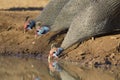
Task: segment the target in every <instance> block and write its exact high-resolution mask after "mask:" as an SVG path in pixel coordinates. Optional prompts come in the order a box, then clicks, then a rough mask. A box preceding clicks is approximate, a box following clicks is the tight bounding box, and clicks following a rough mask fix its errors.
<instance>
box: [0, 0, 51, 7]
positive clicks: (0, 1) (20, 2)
mask: <svg viewBox="0 0 120 80" xmlns="http://www.w3.org/2000/svg"><path fill="white" fill-rule="evenodd" d="M48 2H49V0H14V1H13V0H0V5H1V6H0V9H8V8H13V7H25V8H27V7H44V6H45V5H46V4H47V3H48Z"/></svg>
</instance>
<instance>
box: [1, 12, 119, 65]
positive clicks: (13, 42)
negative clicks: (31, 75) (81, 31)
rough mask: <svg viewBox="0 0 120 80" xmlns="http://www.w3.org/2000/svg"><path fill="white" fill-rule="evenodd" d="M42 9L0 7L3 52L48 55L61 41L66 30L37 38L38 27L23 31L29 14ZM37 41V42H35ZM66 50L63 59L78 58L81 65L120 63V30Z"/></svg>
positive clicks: (31, 14) (75, 59) (32, 16)
mask: <svg viewBox="0 0 120 80" xmlns="http://www.w3.org/2000/svg"><path fill="white" fill-rule="evenodd" d="M39 14H40V12H39V11H0V44H1V45H0V53H1V55H14V54H20V55H21V54H24V55H26V54H34V56H37V57H38V56H39V57H43V58H47V55H48V53H49V50H50V45H51V44H52V43H54V42H56V43H58V45H60V44H61V42H62V40H63V39H64V36H65V34H58V35H57V36H56V37H52V39H50V37H51V36H53V35H54V33H48V34H46V35H43V36H41V37H39V38H38V39H36V40H35V38H34V34H35V29H33V30H31V31H28V32H27V33H23V24H24V20H25V17H26V16H28V15H29V16H30V17H31V18H35V17H37V16H36V15H39ZM33 41H35V44H32V42H33ZM75 46H76V45H74V46H73V47H71V48H69V49H67V50H65V51H64V52H63V53H62V55H61V59H63V60H66V61H77V62H79V63H81V65H91V66H98V65H100V66H103V65H120V34H119V33H116V34H115V33H114V34H110V35H106V36H103V37H96V38H95V39H89V40H87V41H84V42H82V43H81V44H79V45H78V46H77V48H75Z"/></svg>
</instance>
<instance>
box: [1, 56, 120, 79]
mask: <svg viewBox="0 0 120 80" xmlns="http://www.w3.org/2000/svg"><path fill="white" fill-rule="evenodd" d="M109 69H110V67H109ZM109 69H107V68H106V69H105V68H104V69H99V68H97V69H96V68H86V67H79V65H76V64H73V63H63V62H60V61H59V63H58V61H50V62H47V60H40V59H34V58H17V57H3V56H2V57H0V80H120V77H119V75H120V70H118V68H113V70H112V68H111V69H110V70H109Z"/></svg>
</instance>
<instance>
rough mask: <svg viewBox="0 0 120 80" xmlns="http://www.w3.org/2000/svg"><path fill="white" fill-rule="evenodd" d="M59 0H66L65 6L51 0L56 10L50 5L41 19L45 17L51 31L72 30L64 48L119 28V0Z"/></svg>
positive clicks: (64, 0)
mask: <svg viewBox="0 0 120 80" xmlns="http://www.w3.org/2000/svg"><path fill="white" fill-rule="evenodd" d="M58 1H59V0H58ZM60 1H63V2H65V3H62V4H64V5H62V4H60V3H58V2H57V0H51V3H49V4H48V5H51V6H52V9H53V10H52V9H51V8H49V7H51V6H49V7H48V6H47V7H48V8H45V9H44V11H43V12H42V14H41V15H40V16H41V17H38V20H40V21H41V20H42V19H43V22H44V21H45V24H46V25H52V26H51V31H60V30H61V31H62V30H64V29H69V30H68V32H67V35H66V36H65V38H64V40H63V42H62V44H61V47H63V48H64V49H66V48H68V47H70V46H71V45H73V44H74V43H76V42H78V41H80V42H82V41H84V40H85V39H87V38H90V37H92V36H96V35H100V34H105V33H109V32H113V31H115V30H118V29H120V0H70V1H68V0H60ZM52 3H53V4H57V6H53V4H52ZM58 4H59V5H60V8H58ZM54 8H55V9H54ZM57 9H59V10H57ZM51 10H52V11H51ZM49 11H50V12H49ZM57 11H58V12H57ZM49 13H51V14H49Z"/></svg>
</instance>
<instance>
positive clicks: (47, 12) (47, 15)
mask: <svg viewBox="0 0 120 80" xmlns="http://www.w3.org/2000/svg"><path fill="white" fill-rule="evenodd" d="M68 1H69V0H51V1H50V2H49V3H48V5H47V6H46V7H45V9H44V10H43V11H42V13H41V14H40V15H39V16H38V17H37V18H36V19H35V21H36V22H37V21H40V22H41V23H42V24H43V25H46V24H47V25H49V26H51V25H52V24H53V23H54V21H55V19H56V17H57V16H58V14H59V12H60V11H61V9H62V8H63V7H64V5H65V4H66V3H67V2H68Z"/></svg>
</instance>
